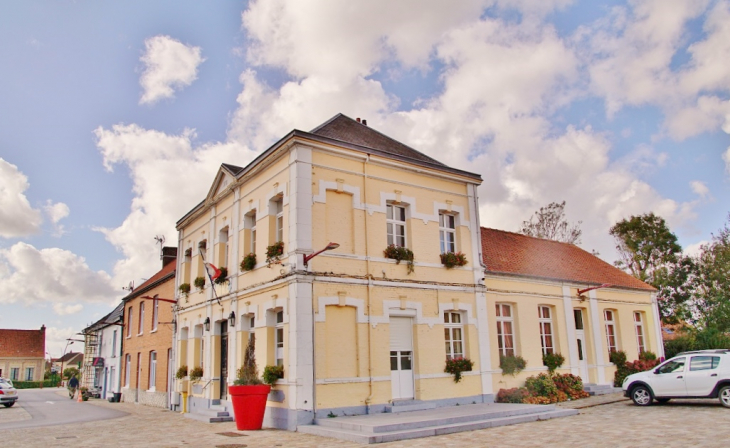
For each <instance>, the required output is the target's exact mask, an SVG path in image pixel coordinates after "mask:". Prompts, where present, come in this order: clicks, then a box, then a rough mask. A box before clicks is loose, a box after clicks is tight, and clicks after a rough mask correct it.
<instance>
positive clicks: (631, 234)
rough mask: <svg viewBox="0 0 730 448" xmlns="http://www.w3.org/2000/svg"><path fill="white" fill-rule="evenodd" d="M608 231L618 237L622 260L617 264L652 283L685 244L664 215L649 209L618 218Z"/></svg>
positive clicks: (676, 256)
mask: <svg viewBox="0 0 730 448" xmlns="http://www.w3.org/2000/svg"><path fill="white" fill-rule="evenodd" d="M609 233H610V234H611V235H612V236H613V237H614V238H615V239H616V249H617V250H618V252H619V256H620V257H621V259H620V260H618V261H616V262H615V264H616V266H617V267H619V268H621V269H626V270H628V271H629V272H630V273H631V275H633V276H634V277H636V278H638V279H639V280H641V281H644V282H647V283H649V284H650V285H653V286H657V285H655V278H654V274H655V272H657V270H659V269H669V266H670V265H672V264H673V263H676V262H677V261H678V256H679V254H681V252H682V247H681V246H680V245H679V244H677V237H676V235H674V233H672V232H671V231H670V230H669V228H668V227H667V223H666V221H664V218H661V217H659V216H656V215H655V214H654V213H648V214H644V215H641V216H632V217H631V218H630V219H628V220H626V219H623V220H621V221H619V222H617V223H616V224H615V225H614V226H613V227H611V230H610V231H609Z"/></svg>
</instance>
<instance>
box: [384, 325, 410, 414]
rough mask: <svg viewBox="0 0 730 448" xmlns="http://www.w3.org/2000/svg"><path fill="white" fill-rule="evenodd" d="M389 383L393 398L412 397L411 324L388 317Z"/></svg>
mask: <svg viewBox="0 0 730 448" xmlns="http://www.w3.org/2000/svg"><path fill="white" fill-rule="evenodd" d="M390 383H391V389H392V394H393V399H394V400H402V399H409V398H413V324H412V321H411V318H410V317H391V318H390Z"/></svg>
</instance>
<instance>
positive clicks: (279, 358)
mask: <svg viewBox="0 0 730 448" xmlns="http://www.w3.org/2000/svg"><path fill="white" fill-rule="evenodd" d="M274 334H275V335H276V336H275V344H276V365H277V366H283V365H284V311H277V312H276V327H275V330H274Z"/></svg>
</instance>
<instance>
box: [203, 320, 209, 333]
mask: <svg viewBox="0 0 730 448" xmlns="http://www.w3.org/2000/svg"><path fill="white" fill-rule="evenodd" d="M203 326H204V327H205V331H210V317H206V318H205V321H204V322H203Z"/></svg>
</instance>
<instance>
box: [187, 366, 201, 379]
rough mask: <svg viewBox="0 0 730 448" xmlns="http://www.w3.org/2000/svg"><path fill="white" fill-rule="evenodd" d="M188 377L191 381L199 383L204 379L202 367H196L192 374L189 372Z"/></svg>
mask: <svg viewBox="0 0 730 448" xmlns="http://www.w3.org/2000/svg"><path fill="white" fill-rule="evenodd" d="M188 376H189V377H190V381H198V380H199V379H201V378H203V368H202V367H200V366H198V367H194V368H193V369H192V370H191V371H190V372H188Z"/></svg>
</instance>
